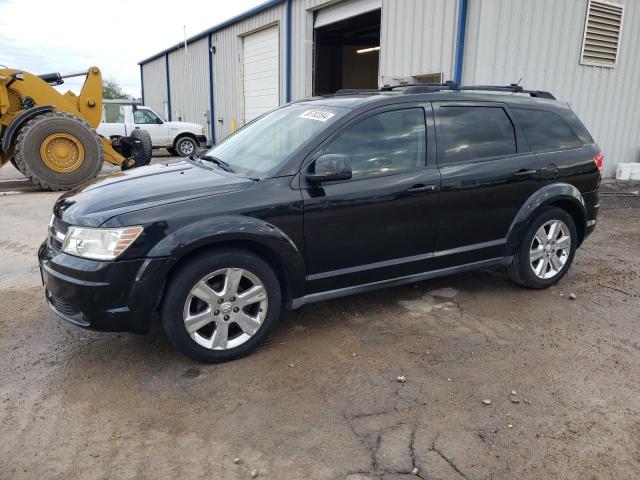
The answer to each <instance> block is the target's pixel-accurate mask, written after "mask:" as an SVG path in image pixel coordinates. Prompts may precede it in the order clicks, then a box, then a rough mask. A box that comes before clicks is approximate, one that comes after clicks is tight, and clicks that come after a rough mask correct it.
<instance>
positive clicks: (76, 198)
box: [53, 162, 254, 227]
mask: <svg viewBox="0 0 640 480" xmlns="http://www.w3.org/2000/svg"><path fill="white" fill-rule="evenodd" d="M253 184H254V181H253V180H250V179H247V178H244V177H239V176H237V175H234V174H231V173H228V172H225V171H223V170H220V169H218V168H215V167H212V169H209V168H205V167H200V166H196V165H193V164H191V163H187V162H178V163H172V164H155V165H149V166H146V167H139V168H134V169H132V170H126V171H124V172H120V173H116V174H114V175H110V176H108V177H104V178H100V179H97V180H94V181H93V182H91V183H88V184H85V185H83V186H81V187H79V188H77V189H74V190H70V191H69V192H67V193H65V194H64V195H63V196H61V197H60V198H59V199H58V201H57V202H56V204H55V206H54V208H53V211H54V214H55V215H56V217H58V218H61V219H62V220H63V221H64V222H66V223H68V224H72V225H83V226H91V227H97V226H100V225H102V224H103V223H104V222H105V221H107V220H108V219H109V218H111V217H114V216H116V215H120V214H123V213H129V212H132V211H135V210H141V209H144V208H149V207H157V206H161V205H165V204H170V203H174V202H177V201H181V200H188V199H192V198H198V197H209V196H214V195H220V194H223V193H228V192H233V191H237V190H241V189H244V188H249V187H250V186H252V185H253Z"/></svg>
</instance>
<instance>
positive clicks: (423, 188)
mask: <svg viewBox="0 0 640 480" xmlns="http://www.w3.org/2000/svg"><path fill="white" fill-rule="evenodd" d="M436 190H437V187H436V186H435V185H415V186H413V187H411V188H410V189H408V190H407V192H409V193H426V192H435V191H436Z"/></svg>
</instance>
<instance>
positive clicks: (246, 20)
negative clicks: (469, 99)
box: [140, 0, 640, 176]
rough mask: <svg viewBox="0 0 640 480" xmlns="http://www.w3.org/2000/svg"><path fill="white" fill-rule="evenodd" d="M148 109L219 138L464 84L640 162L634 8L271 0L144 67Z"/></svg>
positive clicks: (583, 0) (639, 51) (586, 2)
mask: <svg viewBox="0 0 640 480" xmlns="http://www.w3.org/2000/svg"><path fill="white" fill-rule="evenodd" d="M140 73H141V82H142V95H143V102H144V104H145V105H148V106H150V107H152V108H153V109H155V110H156V111H157V112H158V113H160V114H164V116H165V118H167V119H169V120H171V119H173V120H177V119H182V120H184V121H193V122H197V123H201V124H205V125H208V128H209V131H210V135H211V137H212V138H213V139H214V141H215V140H217V141H219V140H220V139H223V138H224V137H226V136H227V135H229V134H230V133H231V132H232V131H233V130H234V129H235V128H238V127H240V126H241V125H243V124H244V123H246V122H248V121H250V120H252V119H253V118H255V117H256V116H258V115H260V114H261V113H263V112H265V111H268V110H270V109H272V108H274V107H277V106H278V105H280V104H283V103H285V102H288V101H292V100H296V99H300V98H304V97H308V96H312V95H321V94H325V93H331V92H335V90H337V89H339V88H376V87H378V86H381V85H384V84H399V83H402V82H414V83H415V82H432V81H441V80H449V79H454V80H456V81H458V82H459V83H463V84H465V85H474V84H475V85H482V84H493V85H495V84H509V83H514V82H518V81H519V80H520V79H522V84H523V85H524V86H525V87H527V88H532V89H541V90H549V91H551V92H552V93H553V94H554V95H555V96H556V97H557V98H558V99H560V100H564V101H567V102H569V103H570V104H571V105H572V107H573V109H574V110H575V111H576V112H577V113H578V115H579V116H580V118H581V119H582V120H583V121H584V122H585V124H586V126H587V127H588V128H589V130H590V131H591V133H592V134H593V135H594V137H595V139H596V141H597V142H598V143H599V144H600V146H601V147H602V148H603V151H604V155H605V166H604V173H605V175H607V176H612V175H615V165H616V164H617V163H619V162H638V161H640V93H639V90H640V88H639V87H640V2H638V0H618V1H617V2H610V1H604V0H341V1H336V0H331V1H327V0H271V1H269V2H267V3H264V4H262V5H260V6H258V7H256V8H254V9H253V10H251V11H248V12H246V13H244V14H242V15H239V16H237V17H235V18H232V19H230V20H228V21H226V22H224V23H222V24H220V25H217V26H214V27H212V28H210V29H208V30H206V31H204V32H202V33H200V34H198V35H195V36H194V37H192V38H190V39H188V40H187V41H186V46H185V43H181V44H178V45H174V46H172V47H170V48H168V49H166V50H163V51H162V52H160V53H158V54H156V55H154V56H152V57H150V58H148V59H146V60H143V61H142V62H140Z"/></svg>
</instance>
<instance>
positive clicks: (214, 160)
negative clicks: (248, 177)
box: [191, 155, 236, 173]
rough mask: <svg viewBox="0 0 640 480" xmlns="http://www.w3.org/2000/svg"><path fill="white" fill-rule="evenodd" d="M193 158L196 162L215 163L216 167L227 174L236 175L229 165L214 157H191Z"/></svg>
mask: <svg viewBox="0 0 640 480" xmlns="http://www.w3.org/2000/svg"><path fill="white" fill-rule="evenodd" d="M191 156H192V157H193V158H195V159H196V160H206V161H207V162H211V163H215V164H216V165H218V166H219V167H220V168H221V169H223V170H225V171H227V172H229V173H236V172H235V171H234V170H233V168H231V165H229V164H228V163H227V162H225V161H224V160H220V159H219V158H216V157H212V156H210V155H191Z"/></svg>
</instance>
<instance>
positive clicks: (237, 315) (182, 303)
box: [160, 249, 282, 363]
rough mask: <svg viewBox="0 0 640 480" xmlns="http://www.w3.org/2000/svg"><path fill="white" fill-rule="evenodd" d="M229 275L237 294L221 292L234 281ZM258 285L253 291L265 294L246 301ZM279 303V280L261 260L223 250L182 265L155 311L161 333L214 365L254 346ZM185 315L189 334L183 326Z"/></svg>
mask: <svg viewBox="0 0 640 480" xmlns="http://www.w3.org/2000/svg"><path fill="white" fill-rule="evenodd" d="M212 275H213V276H212ZM233 278H236V279H237V278H240V280H239V285H240V288H238V289H236V290H235V292H239V293H235V292H234V289H233V287H231V291H230V292H229V293H227V294H226V295H225V293H224V288H225V287H224V286H225V285H227V282H231V284H232V285H233V283H234V282H233V281H232V279H233ZM227 279H229V280H227ZM202 282H206V285H203V283H202ZM196 286H197V287H198V288H197V290H196ZM260 286H261V287H262V290H260V289H256V290H254V292H255V294H256V295H257V294H259V293H260V294H261V295H263V296H264V298H263V297H262V296H255V297H253V296H252V297H253V298H252V299H251V300H250V301H248V302H247V303H246V304H245V302H244V301H242V296H243V294H245V295H246V293H247V292H248V291H250V289H252V288H254V287H260ZM236 295H237V296H236ZM221 299H222V300H221ZM220 302H222V303H220ZM281 303H282V295H281V288H280V284H279V282H278V278H277V277H276V275H275V273H274V272H273V270H272V269H271V267H269V265H268V264H267V263H266V262H265V261H264V260H262V259H261V258H259V257H257V256H256V255H254V254H252V253H250V252H247V251H244V250H235V249H224V250H218V251H210V252H206V253H203V254H200V255H198V256H196V257H194V258H192V259H191V260H189V261H188V262H187V263H185V264H184V265H182V267H181V268H180V269H179V270H178V271H177V272H176V273H175V274H174V275H173V276H172V278H171V280H170V281H169V283H168V285H167V289H166V291H165V297H164V300H163V302H162V307H161V311H160V314H161V318H162V325H163V328H164V331H165V333H166V335H167V337H168V339H169V341H170V342H171V344H172V345H173V346H174V347H175V348H176V349H177V350H178V351H180V352H181V353H183V354H184V355H186V356H188V357H190V358H191V359H193V360H195V361H197V362H202V363H218V362H226V361H229V360H234V359H237V358H240V357H243V356H244V355H247V354H248V353H249V352H251V351H252V350H253V349H254V348H256V346H257V345H258V344H259V343H260V342H261V341H262V340H263V339H264V338H266V337H267V335H269V333H270V332H271V330H272V329H273V327H274V326H275V324H276V322H277V320H278V317H279V316H280V308H281ZM265 310H266V313H265ZM243 314H244V315H243ZM198 315H200V316H198ZM247 315H248V317H247ZM245 317H246V318H245ZM251 318H253V321H250V320H251ZM190 319H191V329H192V330H191V333H189V331H188V330H187V324H188V323H190V322H189V320H190ZM247 319H249V320H247ZM236 321H238V323H236ZM225 332H226V334H227V336H226V337H225ZM225 338H226V339H227V340H226V343H225V341H224V339H225Z"/></svg>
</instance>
